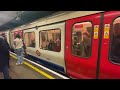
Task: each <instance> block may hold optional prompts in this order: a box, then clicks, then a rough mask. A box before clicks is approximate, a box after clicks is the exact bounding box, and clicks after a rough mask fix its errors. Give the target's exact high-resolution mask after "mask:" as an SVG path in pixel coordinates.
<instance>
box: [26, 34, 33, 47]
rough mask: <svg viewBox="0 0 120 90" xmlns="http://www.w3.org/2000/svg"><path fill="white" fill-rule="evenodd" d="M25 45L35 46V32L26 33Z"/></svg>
mask: <svg viewBox="0 0 120 90" xmlns="http://www.w3.org/2000/svg"><path fill="white" fill-rule="evenodd" d="M25 45H26V47H35V32H26V33H25Z"/></svg>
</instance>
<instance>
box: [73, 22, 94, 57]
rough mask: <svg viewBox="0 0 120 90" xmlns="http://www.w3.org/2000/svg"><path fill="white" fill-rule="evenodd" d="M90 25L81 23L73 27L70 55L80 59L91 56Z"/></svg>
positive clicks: (89, 23)
mask: <svg viewBox="0 0 120 90" xmlns="http://www.w3.org/2000/svg"><path fill="white" fill-rule="evenodd" d="M91 35H92V23H91V22H82V23H76V24H74V25H73V29H72V54H73V55H76V56H80V57H90V56H91V40H92V39H91V37H92V36H91Z"/></svg>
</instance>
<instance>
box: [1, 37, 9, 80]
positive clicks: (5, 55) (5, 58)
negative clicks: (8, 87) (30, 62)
mask: <svg viewBox="0 0 120 90" xmlns="http://www.w3.org/2000/svg"><path fill="white" fill-rule="evenodd" d="M9 59H10V56H9V50H8V48H7V45H6V44H5V41H4V38H3V37H0V71H2V72H3V75H4V79H11V78H10V76H9Z"/></svg>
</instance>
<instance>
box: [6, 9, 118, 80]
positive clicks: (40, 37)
mask: <svg viewBox="0 0 120 90" xmlns="http://www.w3.org/2000/svg"><path fill="white" fill-rule="evenodd" d="M119 24H120V11H108V12H103V11H68V12H67V11H66V12H58V13H55V14H53V15H51V16H47V17H44V18H42V19H39V20H36V21H34V22H32V23H29V24H26V25H24V26H21V27H17V28H14V29H12V30H10V31H9V37H8V38H10V39H8V41H9V43H10V46H11V47H12V45H13V40H14V39H15V35H16V34H17V33H19V34H20V35H21V37H22V38H23V40H24V42H25V45H26V51H27V54H28V58H30V59H32V60H34V61H36V62H38V63H40V64H42V65H44V66H46V67H48V68H51V69H53V70H55V71H59V72H61V73H64V74H66V75H68V76H69V77H72V78H79V79H96V78H99V79H115V78H120V70H119V69H120V65H119V64H120V57H119V56H120V54H119V53H120V50H119V47H120V46H119V45H120V43H119V40H120V38H119V35H120V32H119V29H120V26H119ZM116 32H117V34H116ZM116 47H117V49H116ZM115 49H116V51H115ZM113 52H114V53H113Z"/></svg>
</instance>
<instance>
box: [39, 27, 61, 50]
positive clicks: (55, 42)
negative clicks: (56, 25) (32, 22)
mask: <svg viewBox="0 0 120 90" xmlns="http://www.w3.org/2000/svg"><path fill="white" fill-rule="evenodd" d="M40 48H41V49H44V50H49V51H55V52H60V50H61V32H60V30H59V29H55V30H46V31H40Z"/></svg>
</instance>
